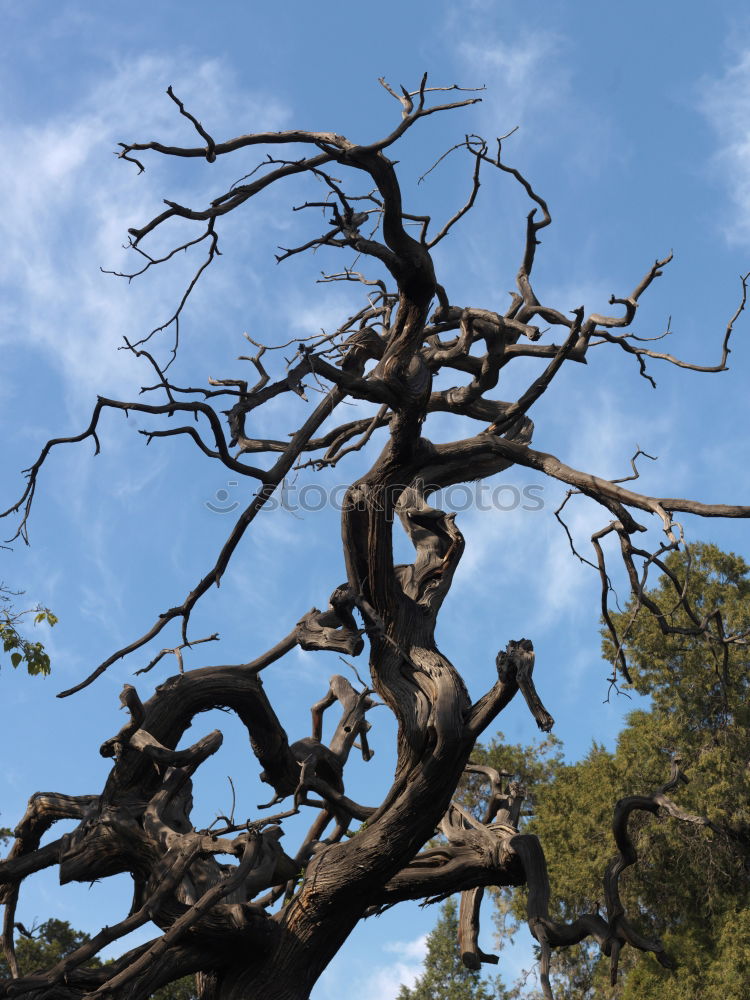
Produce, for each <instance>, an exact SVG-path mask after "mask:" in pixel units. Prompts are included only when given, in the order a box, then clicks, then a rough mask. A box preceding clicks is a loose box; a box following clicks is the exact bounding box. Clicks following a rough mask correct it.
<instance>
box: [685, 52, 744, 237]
mask: <svg viewBox="0 0 750 1000" xmlns="http://www.w3.org/2000/svg"><path fill="white" fill-rule="evenodd" d="M697 103H698V108H699V110H700V111H701V112H702V113H703V115H704V116H705V117H706V118H707V119H708V122H709V123H710V125H711V127H712V128H713V130H714V132H715V134H716V137H717V139H718V148H717V150H716V153H715V155H714V157H713V169H714V171H715V173H716V175H717V176H718V177H719V178H720V179H721V180H722V182H723V184H724V185H725V186H726V187H727V189H728V193H729V197H730V199H731V202H732V206H733V210H732V212H731V214H730V213H727V216H726V219H725V233H726V236H727V238H728V239H729V240H730V241H731V242H735V243H747V242H748V241H750V49H746V50H744V51H742V52H740V53H739V54H738V56H737V57H736V59H735V61H734V62H733V63H732V65H730V66H729V68H728V69H727V70H726V72H725V73H724V74H723V75H722V76H720V77H715V78H713V79H710V78H709V79H705V80H704V81H703V84H702V86H701V87H700V88H699V96H698V102H697Z"/></svg>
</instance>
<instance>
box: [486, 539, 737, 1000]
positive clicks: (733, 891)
mask: <svg viewBox="0 0 750 1000" xmlns="http://www.w3.org/2000/svg"><path fill="white" fill-rule="evenodd" d="M689 557H690V571H689V575H688V588H689V589H688V594H689V598H690V601H691V602H692V606H693V608H694V610H695V611H696V612H697V614H698V615H699V616H704V615H708V614H710V613H712V612H713V611H715V610H717V609H718V610H720V612H721V615H722V618H723V621H724V628H725V631H726V633H727V634H729V633H734V634H741V633H743V632H745V631H748V632H749V634H750V567H748V566H747V564H746V563H745V562H744V561H743V560H742V559H741V558H739V557H737V556H735V555H732V554H731V553H725V552H722V551H721V550H720V549H718V548H717V547H716V546H713V545H694V546H692V547H691V549H690V552H689ZM666 562H667V566H668V568H669V570H670V571H671V572H672V573H674V574H676V575H677V576H678V577H679V578H680V579H684V578H685V574H686V573H687V571H688V554H687V553H684V552H681V553H672V554H670V556H669V557H668V558H667V560H666ZM649 596H650V597H651V598H652V599H654V600H655V601H656V602H657V603H658V604H659V605H660V606H661V607H663V608H666V609H671V610H670V611H669V614H668V620H669V622H670V624H672V625H678V626H684V627H688V626H689V625H690V621H689V619H688V617H687V615H686V613H685V611H684V610H683V609H681V608H676V607H675V605H676V603H677V602H676V599H675V596H674V591H673V589H672V588H671V584H669V582H668V580H667V579H666V578H665V577H661V578H660V579H659V580H658V582H657V583H656V586H655V587H653V588H652V589H651V590H650V591H649ZM633 611H634V607H633V605H632V603H631V604H630V605H629V606H628V607H626V608H625V609H624V611H623V612H622V613H621V614H619V615H616V616H615V623H616V625H617V628H618V631H619V633H620V635H621V636H622V635H625V637H626V638H625V649H626V654H627V658H628V663H629V666H630V671H631V674H632V677H633V687H634V688H635V690H636V691H638V692H639V693H640V694H644V695H648V696H649V697H650V699H651V706H650V708H649V709H648V710H643V709H639V710H637V711H634V712H631V714H630V715H629V716H628V718H627V724H626V726H625V728H624V729H623V730H622V732H621V733H620V735H619V737H618V740H617V745H616V748H615V751H614V752H613V753H610V752H609V751H608V750H606V749H605V748H604V747H602V746H597V745H594V746H592V748H591V750H590V751H589V753H588V754H587V755H586V757H585V758H584V759H583V760H581V761H579V762H578V763H577V764H573V765H569V766H565V765H561V764H559V762H558V763H556V764H555V766H554V767H553V768H552V769H551V770H550V771H549V772H548V774H547V775H546V776H545V774H544V771H543V770H540V769H539V767H538V766H537V765H538V762H537V760H536V758H537V755H538V750H537V748H528V756H529V761H528V762H527V763H526V764H525V765H524V766H525V767H526V769H527V771H529V772H532V771H533V770H534V768H535V767H536V772H537V776H538V777H539V778H541V779H542V780H541V783H540V784H538V785H537V787H536V788H535V789H534V798H533V816H532V818H531V820H530V822H529V825H528V827H527V829H528V831H529V832H533V833H535V834H537V835H538V836H539V838H540V840H541V842H542V844H543V846H544V850H545V854H546V857H547V863H548V867H549V873H550V883H551V888H552V902H553V905H554V906H555V909H556V912H554V913H553V916H554V917H555V918H556V919H561V920H571V919H573V918H574V917H575V916H577V915H578V914H580V913H582V912H584V911H587V910H591V909H593V908H594V907H596V906H597V904H598V905H602V904H603V889H602V874H603V872H604V870H605V868H606V865H607V862H608V861H609V859H610V858H611V857H612V855H613V853H614V847H613V841H612V834H611V820H612V808H613V805H614V803H615V802H616V801H617V799H619V798H621V797H622V796H624V795H632V794H638V793H642V792H650V791H652V790H653V789H655V788H657V787H659V786H660V785H662V784H664V781H665V780H666V776H667V773H668V768H669V757H668V755H667V754H666V753H665V752H664V751H665V750H671V749H678V750H680V751H681V753H682V755H683V760H684V765H683V766H684V769H685V771H686V772H687V775H688V777H689V779H690V784H689V785H687V786H683V787H682V788H681V789H680V791H679V792H677V793H675V796H674V797H675V799H676V801H678V803H679V805H681V806H682V807H683V808H685V809H687V810H688V811H690V812H694V813H699V814H702V815H706V816H709V817H710V818H711V819H712V820H713V821H714V822H715V823H717V824H718V825H720V826H721V827H723V828H724V831H725V832H724V833H723V834H721V835H719V834H716V833H714V832H712V831H711V830H707V829H705V828H700V827H695V826H692V825H690V824H684V823H679V822H676V821H675V820H673V819H670V818H668V817H666V816H659V817H653V816H646V815H645V814H644V815H637V816H636V817H634V818H633V820H632V821H631V831H633V832H634V833H635V838H634V839H635V841H636V845H637V850H638V855H639V860H638V863H637V865H636V866H635V867H634V868H633V869H631V870H630V871H629V872H628V874H627V876H626V877H625V878H624V879H623V882H622V884H621V894H622V898H623V902H624V904H625V906H626V909H627V911H628V914H629V917H630V919H631V920H632V922H633V923H634V924H635V926H636V927H637V928H639V929H640V930H641V931H642V932H643V933H644V934H646V935H648V936H652V935H655V936H659V937H661V938H662V939H663V941H664V944H665V946H666V948H667V950H668V951H669V952H670V953H671V954H672V955H673V957H674V958H675V959H676V961H677V963H678V969H677V971H676V973H670V972H668V971H666V970H665V969H663V968H662V967H661V966H659V965H658V964H657V963H656V961H655V960H654V959H653V958H652V957H651V956H649V955H643V954H642V953H640V952H636V951H634V950H633V949H631V948H626V949H625V950H624V952H623V954H622V959H621V975H620V983H619V985H618V986H617V988H616V989H615V990H614V991H613V990H612V989H611V987H610V986H609V982H608V980H609V963H608V960H607V959H606V958H605V959H601V958H600V956H599V952H598V948H597V947H596V946H595V945H592V944H591V943H588V942H587V943H584V944H583V945H582V946H579V947H577V948H575V949H570V950H560V951H558V952H555V953H554V957H553V972H554V975H553V982H554V989H555V997H556V998H557V1000H574V998H575V1000H605V998H606V1000H694V998H695V997H701V1000H747V997H748V996H750V990H749V988H748V985H747V984H748V982H750V916H748V914H749V913H750V878H749V875H750V805H749V803H750V770H749V769H748V767H747V762H748V760H750V697H749V696H750V669H749V668H750V647H749V646H748V645H745V644H743V643H742V642H740V643H737V644H736V645H734V646H732V647H731V649H730V652H729V656H728V659H727V660H726V661H724V658H723V655H722V651H721V649H720V647H718V646H717V644H716V643H708V642H707V641H706V640H705V639H703V638H701V637H699V636H692V635H689V634H668V635H664V634H663V633H662V631H661V629H660V628H659V625H658V622H657V621H656V620H655V618H654V617H653V616H652V615H651V614H649V613H647V612H646V611H645V610H641V611H640V612H639V613H638V615H637V616H636V618H635V620H634V621H633V620H632V613H633ZM603 652H604V655H605V657H606V658H607V659H610V660H611V658H612V656H613V655H614V648H613V646H612V643H611V641H610V640H609V638H606V637H605V639H604V647H603ZM491 749H492V751H493V752H492V753H489V754H488V756H489V758H490V759H489V760H488V761H487V762H488V763H492V764H493V765H494V766H496V767H506V769H508V770H512V769H513V767H517V766H518V765H517V764H514V765H513V766H512V767H508V765H507V764H506V763H504V758H503V747H502V746H501V745H497V746H494V747H493V748H491ZM515 749H517V748H515ZM511 756H513V755H511ZM545 777H546V779H547V780H545ZM499 902H500V906H501V909H502V908H503V907H505V908H506V909H510V915H511V916H512V917H515V918H516V919H517V920H522V919H523V909H524V899H523V891H515V892H514V893H513V896H512V898H511V899H510V902H507V895H506V897H505V902H504V900H503V898H502V897H501V898H500V900H499ZM531 995H532V994H530V993H529V992H527V991H525V990H522V991H521V992H520V993H519V996H523V997H530V996H531Z"/></svg>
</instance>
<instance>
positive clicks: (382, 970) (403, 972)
mask: <svg viewBox="0 0 750 1000" xmlns="http://www.w3.org/2000/svg"><path fill="white" fill-rule="evenodd" d="M382 951H383V952H386V953H388V954H391V955H393V956H394V958H393V961H391V962H388V963H387V964H386V963H380V962H377V960H376V959H374V956H373V959H374V960H373V961H371V962H368V965H367V968H366V970H363V973H362V974H361V975H357V974H354V975H351V974H349V975H347V977H346V979H347V983H346V992H347V993H349V994H350V995H352V996H357V997H359V998H360V1000H395V998H396V997H397V996H398V993H399V990H400V988H401V986H402V985H403V986H408V987H409V988H411V987H413V986H414V982H415V980H416V979H417V976H419V974H420V973H421V972H422V963H423V962H424V958H425V955H426V954H427V935H426V934H422V935H420V936H419V937H416V938H412V939H408V940H397V941H386V942H385V943H384V944H383V945H382ZM339 980H340V970H337V968H336V967H331V968H330V969H328V970H326V972H324V973H323V976H322V977H321V980H320V982H319V983H318V985H317V986H316V988H315V994H314V995H315V996H316V997H319V998H321V1000H323V998H327V997H329V996H330V997H334V996H340V987H341V985H342V984H341V982H340V981H339Z"/></svg>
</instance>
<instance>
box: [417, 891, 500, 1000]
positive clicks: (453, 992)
mask: <svg viewBox="0 0 750 1000" xmlns="http://www.w3.org/2000/svg"><path fill="white" fill-rule="evenodd" d="M457 910H458V908H457V906H456V903H455V901H454V900H453V899H449V900H448V901H447V902H446V903H445V905H444V906H443V907H442V909H441V911H440V916H439V918H438V922H437V924H436V925H435V929H434V930H433V931H431V933H430V934H428V935H427V955H426V957H425V960H424V972H423V973H422V975H421V976H420V977H419V978H418V979H417V981H416V982H415V984H414V986H413V988H412V989H409V987H408V986H402V987H401V990H400V991H399V994H398V1000H505V997H506V994H505V991H504V990H503V989H502V987H501V986H500V984H499V983H494V984H490V983H488V982H487V981H486V980H483V979H482V977H481V974H480V973H479V971H475V970H472V969H467V968H466V966H465V965H464V964H463V962H462V961H461V956H460V955H459V953H458V912H457Z"/></svg>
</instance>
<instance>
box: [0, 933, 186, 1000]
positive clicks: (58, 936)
mask: <svg viewBox="0 0 750 1000" xmlns="http://www.w3.org/2000/svg"><path fill="white" fill-rule="evenodd" d="M90 939H91V936H90V935H89V934H86V932H85V931H77V930H76V929H75V928H74V927H71V925H70V924H69V923H68V921H67V920H57V919H55V918H54V917H53V918H52V919H50V920H45V921H44V923H42V924H39V926H38V927H35V928H33V929H32V930H31V931H28V930H26V928H23V930H22V931H21V933H19V935H18V937H17V938H16V942H15V949H16V959H17V961H18V970H19V972H20V974H21V975H22V976H30V975H33V973H34V972H37V971H39V972H43V971H47V970H49V969H50V968H52V966H53V965H56V964H57V962H59V961H60V959H62V958H65V956H66V955H69V954H70V953H71V952H72V951H75V950H76V948H80V946H81V945H82V944H85V943H86V942H87V941H89V940H90ZM102 964H103V963H102V962H101V960H100V959H99V958H97V957H96V956H94V958H92V959H91V960H90V961H89V962H87V966H88V967H89V968H92V969H97V968H101V966H102ZM104 964H106V963H104ZM8 978H10V971H9V969H8V964H7V962H6V961H5V958H4V956H3V955H2V951H0V980H2V979H8ZM195 998H196V990H195V979H194V977H193V976H185V977H184V978H182V979H178V980H176V981H175V982H174V983H169V984H168V985H167V986H163V987H162V988H161V989H160V990H157V991H156V993H154V994H153V1000H195Z"/></svg>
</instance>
